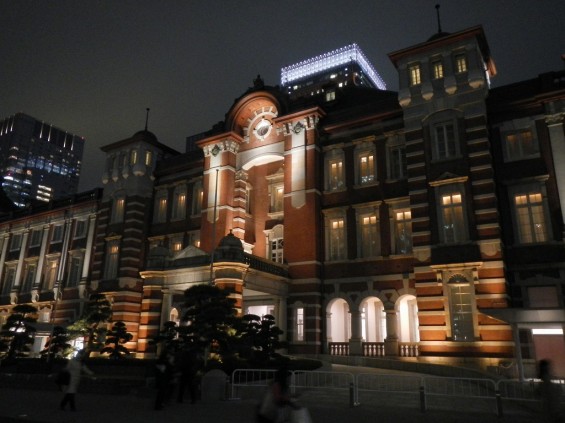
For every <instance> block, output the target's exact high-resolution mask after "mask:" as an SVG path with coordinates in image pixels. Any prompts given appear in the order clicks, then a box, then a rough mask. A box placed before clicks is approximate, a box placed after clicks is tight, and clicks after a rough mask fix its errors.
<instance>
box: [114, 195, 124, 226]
mask: <svg viewBox="0 0 565 423" xmlns="http://www.w3.org/2000/svg"><path fill="white" fill-rule="evenodd" d="M124 206H125V200H124V199H123V198H116V199H115V200H114V207H113V208H112V223H120V222H123V221H124Z"/></svg>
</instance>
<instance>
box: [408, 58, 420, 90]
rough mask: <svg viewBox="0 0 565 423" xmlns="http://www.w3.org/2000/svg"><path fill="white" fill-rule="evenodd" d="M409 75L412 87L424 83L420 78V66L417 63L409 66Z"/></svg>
mask: <svg viewBox="0 0 565 423" xmlns="http://www.w3.org/2000/svg"><path fill="white" fill-rule="evenodd" d="M408 74H409V76H410V85H411V86H414V85H420V84H421V83H422V80H421V76H420V65H419V64H417V63H415V64H412V65H410V66H408Z"/></svg>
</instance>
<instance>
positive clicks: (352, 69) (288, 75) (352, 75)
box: [281, 44, 386, 100]
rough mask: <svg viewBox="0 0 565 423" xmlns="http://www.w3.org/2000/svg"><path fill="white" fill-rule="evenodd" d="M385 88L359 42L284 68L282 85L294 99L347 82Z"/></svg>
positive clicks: (328, 91)
mask: <svg viewBox="0 0 565 423" xmlns="http://www.w3.org/2000/svg"><path fill="white" fill-rule="evenodd" d="M348 84H349V85H355V86H362V87H367V88H377V89H380V90H384V89H386V85H385V82H384V81H383V79H382V78H381V76H380V75H379V73H378V72H377V71H376V69H375V68H374V67H373V65H372V64H371V62H369V60H367V58H366V57H365V54H364V53H363V51H361V48H360V47H359V46H358V45H357V44H351V45H348V46H345V47H342V48H339V49H337V50H333V51H330V52H328V53H324V54H321V55H319V56H316V57H312V58H310V59H306V60H303V61H301V62H298V63H295V64H293V65H290V66H285V67H284V68H282V69H281V86H282V87H284V90H285V91H286V92H287V94H289V96H290V97H291V98H298V97H307V96H317V95H323V96H325V97H326V99H327V100H332V99H333V98H334V97H335V90H336V89H339V88H343V87H345V86H347V85H348Z"/></svg>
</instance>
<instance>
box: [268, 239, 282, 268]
mask: <svg viewBox="0 0 565 423" xmlns="http://www.w3.org/2000/svg"><path fill="white" fill-rule="evenodd" d="M269 245H270V250H271V251H270V255H271V260H272V261H274V262H277V263H283V260H284V254H283V252H284V249H283V247H284V241H283V239H282V238H276V239H272V240H270V242H269Z"/></svg>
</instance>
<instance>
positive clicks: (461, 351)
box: [0, 27, 565, 375]
mask: <svg viewBox="0 0 565 423" xmlns="http://www.w3.org/2000/svg"><path fill="white" fill-rule="evenodd" d="M350 48H352V49H353V50H351V51H354V52H355V54H351V53H350V54H349V57H350V58H351V59H350V60H345V61H343V60H341V59H340V60H341V61H339V60H338V61H333V59H332V58H333V57H334V56H339V53H340V52H342V51H344V50H343V49H340V50H337V51H336V52H331V53H328V54H326V55H322V56H319V57H318V58H315V59H316V60H318V59H320V60H322V62H323V63H322V64H320V63H318V62H317V61H316V60H310V61H306V62H308V67H309V68H311V69H312V70H313V71H312V73H311V74H308V72H304V73H302V74H300V78H299V79H295V80H289V79H288V72H289V70H294V69H298V68H300V66H298V65H296V66H291V67H287V68H283V70H284V72H283V78H282V81H281V83H282V84H281V85H282V88H281V87H278V86H277V87H273V86H267V85H265V84H264V82H263V81H262V79H261V78H260V77H257V78H256V79H255V81H254V85H253V86H252V87H251V88H249V89H248V90H247V91H246V92H245V93H244V94H242V95H241V96H240V97H239V98H237V99H236V100H235V101H234V103H233V105H232V107H231V108H230V110H228V112H227V113H226V114H225V120H224V121H222V122H220V123H219V124H217V125H215V126H214V127H213V128H211V129H210V130H209V131H207V132H206V133H203V134H198V135H196V136H193V137H190V138H189V141H188V143H187V144H189V145H188V146H187V151H186V152H185V153H179V152H176V151H174V150H172V149H170V148H168V147H167V146H165V145H163V144H161V143H160V142H159V141H158V139H157V137H156V136H155V135H153V134H152V133H150V132H148V131H147V130H145V131H140V132H138V133H136V134H135V135H134V136H133V137H132V138H129V139H126V140H122V141H119V142H117V143H113V144H110V145H108V146H105V147H103V151H104V152H105V153H106V155H107V165H106V168H105V170H104V174H103V182H104V191H103V195H102V197H101V199H100V202H99V205H98V207H99V209H98V214H97V221H96V236H95V239H94V241H93V252H92V260H91V268H90V272H89V277H88V278H87V281H88V282H87V285H88V290H89V291H88V292H102V293H105V294H107V295H108V296H109V297H111V299H112V303H113V307H114V319H115V320H123V321H125V322H126V323H127V325H128V330H129V331H130V332H132V333H133V334H134V339H133V340H132V342H131V343H130V344H129V345H128V346H129V347H130V348H131V349H132V350H135V351H136V354H137V356H138V357H149V356H152V355H153V354H154V350H153V346H151V345H149V340H151V338H153V337H154V336H155V335H156V334H157V333H158V331H159V328H160V327H161V326H162V324H163V323H164V322H165V321H168V320H178V319H179V316H180V315H182V302H183V299H182V293H183V291H184V290H185V289H187V288H188V287H190V286H192V285H193V284H199V283H210V282H212V283H215V284H217V285H219V286H229V287H231V288H233V289H234V294H233V295H234V296H235V298H236V300H237V307H238V308H239V309H240V311H241V312H242V313H248V312H251V313H254V314H259V315H261V314H267V313H269V314H273V315H274V316H275V317H276V319H277V324H278V325H279V326H280V327H281V328H283V329H284V331H285V336H286V338H287V340H288V341H289V351H290V352H291V353H305V354H339V355H357V356H388V357H401V358H402V359H407V360H422V361H430V362H449V363H459V362H462V361H465V362H467V363H469V362H473V363H476V364H477V365H478V366H480V367H483V368H486V367H489V366H498V365H499V363H500V362H508V363H513V364H514V365H513V369H514V371H515V372H516V373H517V374H519V375H524V374H529V373H531V371H532V368H531V365H532V364H533V363H534V360H535V359H540V358H552V359H554V361H555V362H556V365H557V366H556V367H557V370H558V371H559V372H560V373H562V374H563V375H565V363H562V362H561V361H560V360H562V359H560V357H563V356H564V355H563V353H564V352H565V344H564V342H563V324H564V322H565V315H564V312H563V310H564V308H563V305H564V304H563V301H564V291H563V280H564V276H565V275H564V274H563V272H564V259H565V250H564V247H565V245H564V243H563V229H564V227H563V222H564V213H565V207H564V206H565V204H562V202H563V201H565V200H563V199H564V198H565V192H564V190H565V186H564V182H563V181H564V179H563V175H561V173H562V172H563V171H562V170H560V167H559V166H557V165H556V163H559V162H560V161H563V160H565V157H564V156H565V135H564V134H565V133H564V129H563V117H564V115H565V72H563V71H561V72H553V73H547V74H543V75H540V76H538V77H537V78H534V79H532V80H528V81H522V82H518V83H516V84H512V85H510V86H504V87H499V88H496V89H491V87H490V78H492V77H495V76H496V67H495V65H494V61H493V58H492V57H491V52H490V50H489V47H488V43H487V40H486V37H485V34H484V32H483V30H482V28H481V27H473V28H468V29H465V30H462V31H460V32H457V33H452V34H448V33H438V34H435V35H434V36H432V37H431V38H430V39H429V40H427V41H425V42H423V43H421V44H418V45H416V46H412V47H408V48H406V49H403V50H399V51H396V52H393V53H391V54H389V57H390V59H391V61H392V63H393V64H394V66H395V67H396V68H397V70H398V75H399V91H398V92H392V91H387V90H386V89H384V85H379V81H380V80H379V78H378V74H376V71H374V69H372V66H367V63H366V62H364V63H359V62H358V60H357V59H359V58H361V59H363V60H361V62H363V61H365V60H366V59H365V58H364V56H362V53H360V50H358V47H357V46H355V45H353V47H351V46H350V47H347V48H345V50H347V51H350V50H348V49H350ZM358 52H359V54H360V55H359V56H357V53H358ZM339 57H342V56H339ZM306 62H301V63H306ZM334 75H335V76H334ZM375 75H376V76H377V77H375ZM369 76H370V77H369ZM293 87H297V89H294V88H293ZM219 114H220V113H219ZM8 236H9V234H8V232H6V237H8ZM6 239H8V238H6ZM5 242H8V241H5ZM21 259H22V260H25V259H26V253H25V252H24V253H22V257H21ZM3 263H4V261H2V259H0V265H2V266H4V264H3ZM2 275H3V276H2V277H3V279H2V280H3V281H4V280H5V276H4V275H5V272H4V270H3V273H2ZM61 277H62V278H63V279H64V277H65V272H64V271H63V272H62V273H61ZM3 283H4V284H6V282H3ZM65 299H66V294H64V295H63V302H64V301H65ZM0 301H1V304H2V305H1V306H0V308H2V307H4V309H5V310H7V309H8V308H9V307H8V306H7V305H8V304H9V301H8V298H7V297H5V296H3V297H1V298H0ZM12 304H13V301H12ZM62 319H63V316H62V315H59V314H57V315H56V316H55V320H62ZM528 366H530V367H528Z"/></svg>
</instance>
